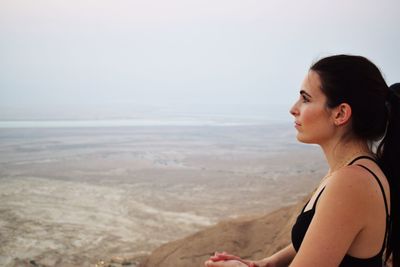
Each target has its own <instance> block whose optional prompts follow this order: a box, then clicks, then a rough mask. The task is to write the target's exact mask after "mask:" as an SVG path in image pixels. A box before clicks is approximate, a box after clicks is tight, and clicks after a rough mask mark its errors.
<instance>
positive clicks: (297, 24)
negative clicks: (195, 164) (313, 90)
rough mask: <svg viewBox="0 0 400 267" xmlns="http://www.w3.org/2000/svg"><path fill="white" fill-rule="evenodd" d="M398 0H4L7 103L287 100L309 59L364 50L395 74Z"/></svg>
mask: <svg viewBox="0 0 400 267" xmlns="http://www.w3.org/2000/svg"><path fill="white" fill-rule="evenodd" d="M399 10H400V1H398V0H390V1H388V0H335V1H332V0H321V1H317V0H286V1H285V0H273V1H269V0H263V1H261V0H129V1H128V0H91V1H88V0H64V1H60V0H46V1H45V0H36V1H32V0H0V38H1V39H0V40H1V41H0V110H2V111H3V112H9V110H12V109H20V110H25V111H24V112H28V111H29V112H34V111H35V110H34V109H36V108H37V109H42V110H45V109H46V107H51V106H55V105H56V106H57V105H58V106H62V107H72V106H75V107H77V106H86V107H90V106H100V107H101V106H102V105H103V106H107V107H108V108H109V109H113V106H114V105H115V106H116V105H120V106H121V105H127V104H129V105H131V106H132V105H133V106H134V105H147V104H156V105H164V106H175V107H179V106H182V107H190V106H195V105H201V104H210V105H217V104H221V105H224V104H225V105H231V104H241V105H244V106H248V105H250V106H251V105H256V104H258V105H262V106H268V105H270V104H273V103H278V104H283V105H287V106H290V104H291V102H292V101H293V100H294V99H296V98H297V96H298V90H299V86H300V84H301V81H302V79H303V76H304V75H305V73H306V71H307V69H308V67H309V65H310V64H311V63H312V61H313V60H315V59H317V58H319V57H321V56H326V55H330V54H335V53H351V54H361V55H364V56H366V57H368V58H370V59H371V60H372V61H374V62H375V63H376V64H377V65H378V66H379V67H380V68H381V70H382V71H383V73H384V74H385V76H386V79H387V81H388V83H389V84H391V83H394V82H399V81H400V71H399V67H400V53H399V47H400V27H399V25H400V16H399ZM27 107H30V109H27ZM50 112H51V111H50ZM0 117H1V116H0Z"/></svg>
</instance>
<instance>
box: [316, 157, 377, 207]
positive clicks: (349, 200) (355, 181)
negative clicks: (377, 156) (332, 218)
mask: <svg viewBox="0 0 400 267" xmlns="http://www.w3.org/2000/svg"><path fill="white" fill-rule="evenodd" d="M325 191H326V192H325V194H324V195H325V196H324V199H325V201H324V202H325V204H327V205H335V204H336V205H337V204H339V205H340V206H341V204H343V205H345V207H346V209H349V210H358V211H363V210H364V211H365V210H368V208H369V207H370V205H371V204H373V203H374V202H376V201H377V200H379V199H380V197H381V195H382V193H381V192H380V190H379V186H378V184H377V181H376V180H375V178H374V177H373V176H372V174H371V173H369V172H368V171H367V170H366V169H364V168H362V167H360V166H357V165H351V166H346V167H344V168H342V169H340V170H338V171H337V172H335V173H334V174H333V175H332V177H331V178H330V181H329V182H328V183H327V185H326V190H325ZM321 201H323V200H322V199H321Z"/></svg>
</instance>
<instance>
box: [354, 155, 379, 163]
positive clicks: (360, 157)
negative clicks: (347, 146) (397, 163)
mask: <svg viewBox="0 0 400 267" xmlns="http://www.w3.org/2000/svg"><path fill="white" fill-rule="evenodd" d="M359 159H369V160H372V161H373V162H375V163H377V161H376V159H375V158H373V157H371V156H358V157H356V158H354V159H353V160H352V161H350V163H349V164H347V165H352V164H353V163H354V162H356V161H357V160H359Z"/></svg>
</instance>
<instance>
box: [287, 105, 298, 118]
mask: <svg viewBox="0 0 400 267" xmlns="http://www.w3.org/2000/svg"><path fill="white" fill-rule="evenodd" d="M289 112H290V114H292V115H293V116H297V115H298V114H299V109H298V108H297V102H296V103H294V105H293V106H292V108H291V109H290V110H289Z"/></svg>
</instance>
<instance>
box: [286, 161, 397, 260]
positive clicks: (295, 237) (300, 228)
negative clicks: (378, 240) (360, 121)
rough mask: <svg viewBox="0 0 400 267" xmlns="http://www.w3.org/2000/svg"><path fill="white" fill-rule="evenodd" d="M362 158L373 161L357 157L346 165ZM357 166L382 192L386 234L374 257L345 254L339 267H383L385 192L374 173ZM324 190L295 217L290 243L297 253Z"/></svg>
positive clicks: (386, 207) (388, 220)
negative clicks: (372, 178) (369, 175)
mask: <svg viewBox="0 0 400 267" xmlns="http://www.w3.org/2000/svg"><path fill="white" fill-rule="evenodd" d="M362 158H367V159H370V160H372V161H375V160H374V159H373V158H371V157H367V156H360V157H357V158H355V159H353V160H352V161H351V162H350V163H349V164H348V165H352V164H353V163H354V162H356V161H357V160H359V159H362ZM357 165H358V166H361V167H362V168H364V169H366V170H367V171H368V172H369V173H371V174H372V175H373V176H374V178H375V179H376V181H377V182H378V184H379V187H380V189H381V191H382V194H383V199H384V201H385V209H386V232H385V238H384V241H383V245H382V248H381V250H380V251H379V253H378V254H376V255H375V256H373V257H371V258H366V259H361V258H355V257H352V256H350V255H347V254H346V255H345V256H344V258H343V260H342V262H341V263H340V265H339V266H340V267H352V266H357V267H382V266H383V260H382V256H383V252H384V250H385V246H386V237H387V230H388V225H389V222H390V217H389V212H388V205H387V201H386V195H385V191H384V189H383V186H382V183H381V182H380V181H379V179H378V177H377V176H376V175H375V173H373V172H372V171H371V170H370V169H368V168H367V167H365V166H363V165H360V164H357ZM324 190H325V187H324V188H323V189H322V190H321V192H320V193H319V194H318V196H317V198H316V199H315V201H314V204H313V207H312V208H311V209H310V210H307V211H304V209H305V208H306V206H307V204H308V202H307V204H306V205H305V206H304V208H303V210H302V211H301V213H300V214H299V216H298V217H297V220H296V222H295V224H294V225H293V228H292V243H293V247H294V249H295V250H296V251H299V249H300V246H301V243H302V242H303V239H304V236H305V235H306V232H307V229H308V227H309V225H310V223H311V220H312V218H313V217H314V214H315V207H316V204H317V201H318V199H319V197H320V196H321V194H322V192H323V191H324Z"/></svg>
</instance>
